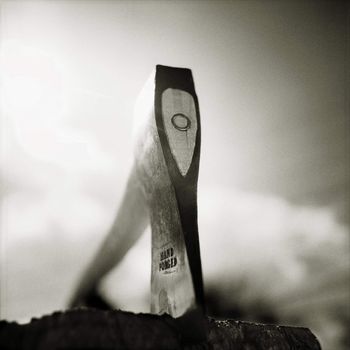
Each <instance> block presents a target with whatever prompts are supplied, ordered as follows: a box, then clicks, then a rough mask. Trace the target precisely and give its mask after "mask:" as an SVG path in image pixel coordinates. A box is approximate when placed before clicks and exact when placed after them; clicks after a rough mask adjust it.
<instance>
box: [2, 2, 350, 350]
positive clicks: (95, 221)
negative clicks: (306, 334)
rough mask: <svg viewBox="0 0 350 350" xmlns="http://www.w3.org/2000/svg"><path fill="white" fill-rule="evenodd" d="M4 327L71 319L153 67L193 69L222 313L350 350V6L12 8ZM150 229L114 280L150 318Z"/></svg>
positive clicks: (6, 18) (126, 162)
mask: <svg viewBox="0 0 350 350" xmlns="http://www.w3.org/2000/svg"><path fill="white" fill-rule="evenodd" d="M0 6H1V8H0V15H1V17H0V20H1V27H0V35H1V69H2V72H1V157H0V161H1V191H0V196H1V197H0V198H1V232H0V234H1V235H0V249H1V255H0V258H1V270H0V278H1V280H0V282H1V286H0V317H1V318H2V319H7V320H17V321H20V322H26V321H28V320H29V319H30V318H31V317H33V316H40V315H43V314H48V313H50V312H52V311H54V310H59V309H64V308H66V305H67V301H68V299H69V297H70V296H71V294H72V292H73V289H74V287H75V285H76V283H77V281H78V278H79V276H80V274H81V273H82V271H83V270H84V268H85V267H86V265H87V263H88V262H89V260H90V259H91V257H92V255H93V254H94V252H95V251H96V249H97V247H98V245H99V243H100V242H101V240H102V239H103V238H104V236H105V235H106V233H107V231H108V229H109V227H110V225H111V223H112V221H113V219H114V216H115V214H116V210H117V208H118V205H119V202H120V199H121V196H122V193H123V189H124V186H125V184H126V181H127V176H128V172H129V169H130V167H131V165H132V161H133V145H132V138H131V135H132V124H133V108H134V103H135V100H136V98H137V95H138V93H139V91H140V90H141V88H142V86H143V84H144V83H145V81H146V79H147V78H148V76H149V74H150V72H151V71H152V69H153V68H154V67H155V65H156V64H164V65H171V66H179V67H188V68H191V69H192V71H193V75H194V79H195V84H196V90H197V94H198V97H199V104H200V109H201V119H202V153H201V167H200V178H199V190H198V196H199V199H198V201H199V203H198V206H199V232H200V242H201V253H202V260H203V261H202V264H203V271H204V279H205V288H206V293H207V301H208V312H209V314H210V315H213V316H216V317H231V318H236V319H240V320H253V321H259V322H269V323H271V322H272V323H279V324H287V325H302V326H306V327H309V328H311V330H312V331H313V332H314V333H315V334H316V335H317V336H318V337H319V339H320V341H321V344H322V346H323V349H324V350H327V349H328V350H343V349H347V348H348V346H349V337H348V336H347V332H346V331H347V327H348V326H349V319H350V305H349V297H350V295H349V294H350V285H349V283H350V282H349V267H350V253H349V225H350V216H349V213H350V196H349V194H350V193H349V180H350V176H349V171H350V169H349V150H350V135H349V130H350V128H349V126H350V125H349V64H348V63H349V54H348V53H349V46H348V43H349V41H348V40H349V37H348V28H349V8H348V6H347V5H346V4H345V2H341V1H212V2H210V1H23V2H22V1H2V2H1V5H0ZM150 264H151V257H150V232H149V230H147V232H145V234H144V235H143V236H142V238H141V239H140V240H139V241H138V243H137V245H136V246H135V247H133V248H132V250H131V251H130V252H129V254H128V255H127V256H126V258H125V259H124V260H123V262H122V264H121V265H120V266H118V267H117V268H116V269H115V270H114V271H113V272H112V273H111V274H110V275H109V276H108V277H107V278H106V279H105V281H104V283H103V285H102V286H101V293H102V294H103V295H104V296H105V298H106V299H107V300H109V301H110V302H111V303H112V304H113V305H115V307H118V308H122V309H125V310H132V311H142V312H148V311H149V294H150V293H149V289H150Z"/></svg>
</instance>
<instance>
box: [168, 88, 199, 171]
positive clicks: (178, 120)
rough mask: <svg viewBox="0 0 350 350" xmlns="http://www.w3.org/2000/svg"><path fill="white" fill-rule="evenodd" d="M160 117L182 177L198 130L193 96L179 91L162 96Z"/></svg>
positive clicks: (189, 162)
mask: <svg viewBox="0 0 350 350" xmlns="http://www.w3.org/2000/svg"><path fill="white" fill-rule="evenodd" d="M162 117H163V123H164V129H165V134H166V136H167V139H168V144H169V148H170V151H171V153H172V155H173V157H174V160H175V162H176V165H177V167H178V169H179V171H180V173H181V175H182V176H185V175H186V174H187V172H188V170H189V168H190V165H191V163H192V157H193V152H194V149H195V145H196V135H197V129H198V123H197V112H196V106H195V103H194V99H193V96H192V95H191V94H189V93H188V92H186V91H183V90H179V89H172V88H169V89H166V90H165V91H164V92H163V94H162Z"/></svg>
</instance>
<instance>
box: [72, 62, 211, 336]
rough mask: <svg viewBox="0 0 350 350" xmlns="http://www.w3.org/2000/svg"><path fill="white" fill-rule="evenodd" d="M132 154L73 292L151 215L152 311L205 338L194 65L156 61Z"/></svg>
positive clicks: (139, 107)
mask: <svg viewBox="0 0 350 350" xmlns="http://www.w3.org/2000/svg"><path fill="white" fill-rule="evenodd" d="M135 123H136V127H135V162H134V166H133V169H132V171H131V173H130V177H129V180H128V183H127V187H126V191H125V193H124V197H123V200H122V202H121V206H120V208H119V211H118V214H117V217H116V219H115V221H114V223H113V225H112V228H111V230H110V233H109V234H108V236H107V238H106V239H105V241H104V243H103V245H102V246H101V248H100V250H99V251H98V253H97V255H96V256H95V259H94V260H93V261H92V263H91V264H90V266H89V268H88V269H87V270H86V273H85V274H84V275H83V278H82V280H81V281H80V284H79V286H78V289H77V291H76V293H75V295H74V296H73V298H72V301H71V306H76V305H79V304H80V303H81V301H82V300H84V298H86V295H88V294H89V293H91V291H93V290H96V288H97V285H98V283H99V281H100V279H101V278H102V277H103V276H104V275H105V274H106V273H107V272H108V271H109V270H110V269H111V268H113V267H114V266H115V265H116V264H117V263H118V262H119V261H120V260H121V259H122V258H123V257H124V255H125V254H126V252H127V251H128V250H129V248H130V247H131V246H132V245H133V244H134V243H135V241H136V240H137V239H138V238H139V236H140V235H141V234H142V233H143V231H144V230H145V228H146V226H147V224H148V223H149V221H150V223H151V230H152V275H151V312H152V313H155V314H163V313H167V314H169V315H171V316H173V317H174V318H176V319H178V320H179V328H180V330H181V332H182V333H183V334H184V337H185V338H187V339H191V338H192V339H194V340H201V339H204V338H205V325H204V318H203V315H204V292H203V281H202V269H201V260H200V248H199V237H198V226H197V179H198V169H199V156H200V137H201V132H200V117H199V106H198V99H197V96H196V93H195V88H194V83H193V78H192V73H191V71H190V70H189V69H184V68H172V67H166V66H160V65H158V66H157V67H156V70H155V72H154V73H152V75H151V77H150V79H149V80H148V82H147V83H146V85H145V86H144V88H143V90H142V92H141V93H140V96H139V98H138V101H137V104H136V108H135Z"/></svg>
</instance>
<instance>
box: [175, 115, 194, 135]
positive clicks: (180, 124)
mask: <svg viewBox="0 0 350 350" xmlns="http://www.w3.org/2000/svg"><path fill="white" fill-rule="evenodd" d="M171 123H172V124H173V125H174V127H175V128H176V129H177V130H180V131H186V130H188V129H189V128H190V127H191V120H190V119H189V118H188V117H186V116H185V115H184V114H182V113H176V114H174V115H173V116H172V118H171Z"/></svg>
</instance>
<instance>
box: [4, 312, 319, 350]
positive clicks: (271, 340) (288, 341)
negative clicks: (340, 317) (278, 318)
mask: <svg viewBox="0 0 350 350" xmlns="http://www.w3.org/2000/svg"><path fill="white" fill-rule="evenodd" d="M0 349H4V350H7V349H9V350H10V349H16V350H20V349H26V350H31V349H38V350H41V349H50V350H51V349H67V350H68V349H69V350H72V349H103V350H104V349H105V350H107V349H108V350H111V349H191V350H195V349H222V350H226V349H227V350H228V349H234V350H287V349H288V350H292V349H293V350H296V349H300V350H320V349H321V347H320V345H319V343H318V341H317V339H316V337H315V336H314V335H313V334H312V333H311V331H310V330H309V329H307V328H296V327H286V326H273V325H263V324H254V323H248V322H240V321H233V320H226V321H218V320H214V319H211V318H208V341H207V342H206V343H201V344H183V343H182V341H181V335H180V334H179V332H178V331H177V327H176V323H175V321H174V319H173V318H171V317H170V316H156V315H150V314H133V313H130V312H124V311H118V310H114V311H101V310H95V309H82V308H81V309H76V310H70V311H66V312H56V313H54V314H52V315H50V316H45V317H42V318H40V319H32V321H31V322H30V323H28V324H24V325H19V324H17V323H15V322H7V321H1V322H0Z"/></svg>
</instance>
